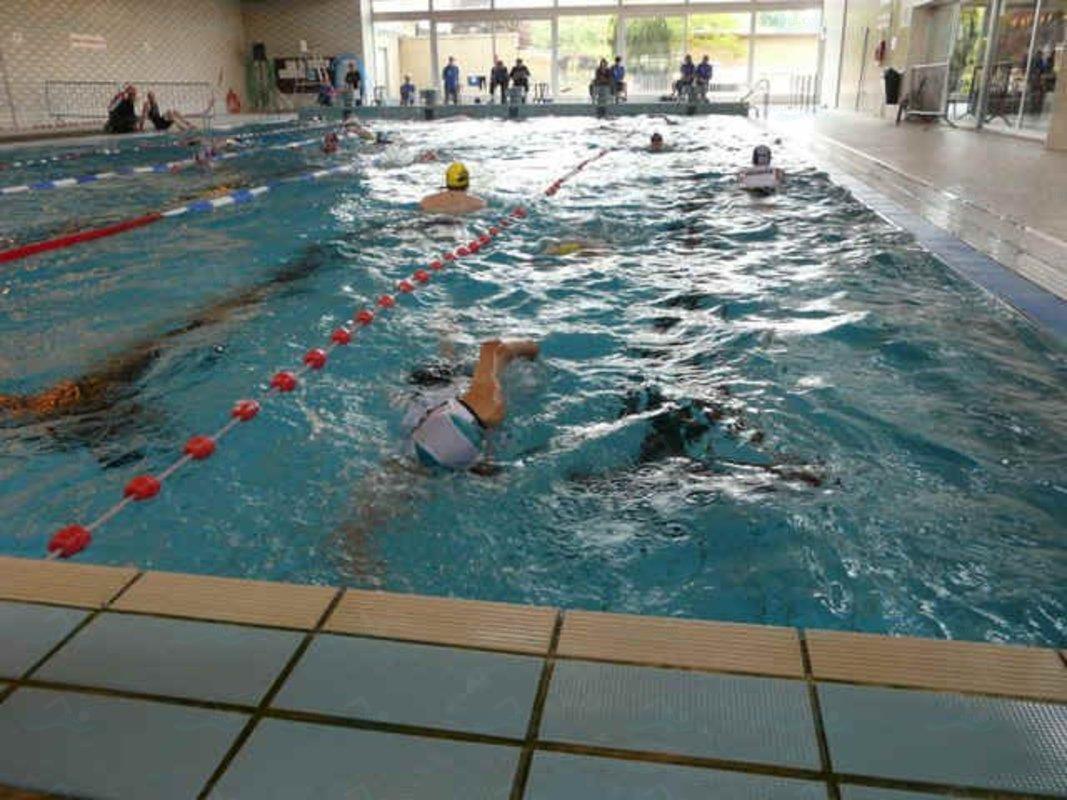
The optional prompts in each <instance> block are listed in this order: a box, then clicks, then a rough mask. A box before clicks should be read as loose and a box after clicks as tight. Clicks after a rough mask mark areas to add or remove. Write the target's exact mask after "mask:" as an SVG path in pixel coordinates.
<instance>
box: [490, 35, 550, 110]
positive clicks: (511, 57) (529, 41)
mask: <svg viewBox="0 0 1067 800" xmlns="http://www.w3.org/2000/svg"><path fill="white" fill-rule="evenodd" d="M496 54H497V57H498V58H500V59H501V60H502V61H503V62H504V64H505V65H506V66H507V67H508V68H509V69H510V68H511V67H513V66H514V65H515V60H516V59H518V58H521V59H522V63H523V64H525V65H526V67H527V69H529V70H530V90H531V91H533V90H535V89H536V87H537V84H539V83H543V84H546V92H547V85H549V84H551V83H552V23H551V22H550V21H549V20H547V19H536V20H508V21H507V22H498V23H497V24H496Z"/></svg>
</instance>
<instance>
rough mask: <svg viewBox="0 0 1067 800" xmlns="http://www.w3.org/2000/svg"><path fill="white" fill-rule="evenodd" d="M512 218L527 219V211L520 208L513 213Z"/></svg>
mask: <svg viewBox="0 0 1067 800" xmlns="http://www.w3.org/2000/svg"><path fill="white" fill-rule="evenodd" d="M511 216H513V217H515V219H525V218H526V209H525V208H523V207H522V206H518V207H517V208H516V209H515V210H514V211H512V212H511Z"/></svg>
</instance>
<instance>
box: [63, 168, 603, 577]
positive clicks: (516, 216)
mask: <svg viewBox="0 0 1067 800" xmlns="http://www.w3.org/2000/svg"><path fill="white" fill-rule="evenodd" d="M608 152H609V151H608V150H601V151H600V152H599V153H597V155H595V156H593V157H591V158H587V159H586V160H585V161H582V162H581V163H580V164H578V165H577V166H576V167H574V168H573V169H571V170H570V171H569V172H567V173H566V174H565V175H564V176H563V177H561V178H558V179H557V180H555V181H553V182H552V183H551V184H549V186H548V188H546V189H545V190H544V194H545V196H547V197H552V196H553V195H555V194H556V193H557V192H558V191H559V190H560V189H561V188H562V186H563V184H564V183H565V182H566V181H568V180H570V179H571V178H573V177H574V176H575V175H577V174H578V173H579V172H581V171H582V170H583V169H585V168H586V167H587V166H589V165H590V164H592V163H593V162H595V161H598V160H600V159H601V158H603V157H604V156H605V155H607V154H608ZM528 213H529V212H528V211H527V210H526V208H525V207H523V206H521V205H519V206H516V207H515V208H513V209H512V210H511V211H509V212H508V213H507V214H505V215H504V216H503V217H501V218H500V219H499V220H497V221H496V222H495V223H494V224H492V225H490V227H489V228H488V229H487V230H486V231H485V232H484V233H483V234H481V235H480V236H478V237H477V238H476V239H472V240H471V241H470V242H469V243H468V244H465V245H460V246H459V247H457V248H456V249H455V250H452V251H450V252H448V253H445V254H443V255H442V256H440V257H439V258H434V259H433V260H431V261H430V262H429V263H428V264H427V265H426V267H425V268H423V267H420V268H419V269H416V270H415V271H414V272H413V273H411V275H410V277H407V278H404V279H403V280H401V281H398V282H397V284H396V288H395V294H394V293H388V294H383V295H381V296H380V297H379V298H378V299H377V300H376V301H375V303H374V304H373V306H372V307H370V308H361V309H359V310H358V311H357V312H356V313H355V314H353V315H352V319H351V321H349V322H348V323H346V324H344V325H341V326H340V327H338V328H337V329H335V330H334V331H333V332H332V333H331V334H330V340H329V341H328V342H327V343H325V344H324V345H323V346H322V347H314V348H312V349H310V350H308V351H307V352H306V353H305V354H304V357H303V359H302V363H301V364H300V365H299V366H298V367H296V368H295V369H290V370H281V371H279V372H276V373H274V375H272V376H271V378H270V381H269V383H268V385H267V388H266V389H264V390H262V391H260V392H259V394H258V395H256V396H255V397H253V398H249V399H244V400H238V401H237V402H236V403H234V405H233V407H232V408H231V409H230V418H229V420H228V421H227V422H226V424H224V425H223V426H222V427H220V428H219V429H218V430H216V431H215V432H214V433H211V434H207V435H197V436H193V437H191V438H190V439H188V440H187V441H186V442H185V445H184V446H183V447H182V451H181V455H180V456H179V457H178V458H177V459H175V460H174V461H173V462H171V463H170V465H169V466H167V467H166V468H165V469H163V470H162V471H161V472H159V473H158V474H155V475H151V474H147V475H137V476H135V477H133V478H131V479H130V480H129V482H128V483H127V484H126V486H125V487H124V488H123V491H122V499H121V500H118V501H117V502H116V503H114V504H113V505H112V506H111V507H110V508H108V509H107V510H106V511H104V512H103V513H102V514H100V516H98V517H97V518H96V519H94V520H93V521H92V522H90V523H89V524H87V525H79V524H73V525H67V526H65V527H63V528H60V529H59V530H57V531H56V532H55V533H53V534H52V537H51V538H50V539H49V540H48V547H47V550H48V555H47V558H49V559H53V558H70V557H71V556H73V555H76V554H77V553H80V552H81V551H82V550H84V549H85V548H86V547H88V546H89V544H90V542H91V541H92V537H93V532H94V531H96V530H97V529H98V528H100V527H101V526H102V525H104V524H105V523H107V522H108V521H110V520H111V519H112V518H113V517H115V516H116V515H117V514H119V512H121V511H122V510H123V509H124V508H126V506H128V505H130V504H131V503H136V502H140V501H143V500H151V499H152V498H153V497H155V496H156V495H158V494H159V493H160V491H161V490H162V488H163V483H164V482H165V481H166V480H167V479H168V478H170V477H171V476H172V475H174V473H176V472H177V471H178V470H180V469H181V468H182V467H184V466H185V465H186V464H189V463H190V462H194V461H203V460H205V459H207V458H209V457H210V456H211V455H212V454H213V453H214V452H215V450H216V448H217V447H218V443H219V442H220V441H221V440H222V439H223V438H224V437H225V436H227V435H228V434H229V433H230V431H232V430H233V429H234V428H236V427H237V426H238V425H241V424H243V423H246V422H251V421H252V420H253V419H255V417H256V415H258V414H259V411H260V409H261V408H262V407H263V404H264V403H266V402H268V401H270V400H272V399H274V398H276V397H279V396H280V395H284V394H288V393H289V392H292V391H293V390H294V389H296V387H297V386H298V385H299V383H300V379H301V378H302V377H303V376H304V375H306V374H307V373H308V372H311V371H316V370H321V369H323V368H324V367H325V366H326V364H327V362H328V361H329V359H330V355H331V354H332V353H333V351H334V350H337V349H338V348H341V347H347V346H348V345H350V344H352V342H353V341H354V340H355V339H356V337H357V335H358V334H359V332H360V331H361V330H364V329H366V328H367V326H369V325H371V324H372V323H373V322H374V320H375V319H377V318H380V317H381V315H382V314H385V313H387V312H389V311H390V310H392V309H394V308H396V307H397V301H398V300H399V299H400V298H402V297H404V296H405V295H410V294H412V293H413V292H415V291H416V290H417V289H418V288H419V287H420V286H425V285H426V284H428V283H429V282H430V281H431V280H432V279H433V275H434V274H436V273H440V272H441V271H442V270H444V269H445V267H446V266H447V265H448V264H452V263H455V262H458V261H461V260H463V259H465V258H469V257H471V256H473V255H475V254H477V253H478V252H479V251H481V250H483V249H485V248H487V247H490V246H491V245H492V243H493V241H494V240H495V239H498V238H499V237H501V236H504V235H506V234H507V233H508V232H509V231H512V230H514V228H515V227H516V226H518V225H521V224H522V223H523V221H524V220H526V218H527V216H528Z"/></svg>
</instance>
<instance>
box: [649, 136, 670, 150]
mask: <svg viewBox="0 0 1067 800" xmlns="http://www.w3.org/2000/svg"><path fill="white" fill-rule="evenodd" d="M666 147H667V145H666V143H665V142H664V141H663V134H661V133H659V131H657V132H656V133H653V134H652V139H651V140H649V143H648V151H649V152H650V153H662V152H663V151H664V150H665V149H666Z"/></svg>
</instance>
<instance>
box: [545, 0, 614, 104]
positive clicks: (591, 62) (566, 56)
mask: <svg viewBox="0 0 1067 800" xmlns="http://www.w3.org/2000/svg"><path fill="white" fill-rule="evenodd" d="M616 19H617V17H615V16H614V15H610V16H598V17H588V16H575V17H568V16H562V17H560V18H559V54H558V60H559V95H560V99H562V100H582V101H587V100H588V99H589V86H590V84H591V83H592V81H593V73H594V72H595V71H596V66H597V64H598V63H599V62H600V59H602V58H606V59H609V61H610V60H611V59H612V58H614V55H615V25H616Z"/></svg>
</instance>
